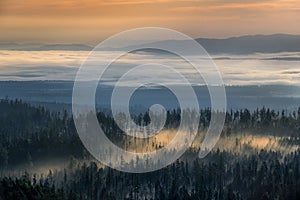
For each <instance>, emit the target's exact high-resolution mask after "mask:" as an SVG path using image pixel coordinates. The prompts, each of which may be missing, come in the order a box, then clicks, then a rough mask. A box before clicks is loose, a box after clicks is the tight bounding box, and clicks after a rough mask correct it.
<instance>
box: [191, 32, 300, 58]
mask: <svg viewBox="0 0 300 200" xmlns="http://www.w3.org/2000/svg"><path fill="white" fill-rule="evenodd" d="M196 41H197V42H199V43H200V44H201V45H202V46H203V47H204V48H205V49H206V50H207V51H208V52H209V53H215V54H220V53H232V54H249V53H279V52H300V35H288V34H274V35H248V36H240V37H231V38H227V39H207V38H199V39H196Z"/></svg>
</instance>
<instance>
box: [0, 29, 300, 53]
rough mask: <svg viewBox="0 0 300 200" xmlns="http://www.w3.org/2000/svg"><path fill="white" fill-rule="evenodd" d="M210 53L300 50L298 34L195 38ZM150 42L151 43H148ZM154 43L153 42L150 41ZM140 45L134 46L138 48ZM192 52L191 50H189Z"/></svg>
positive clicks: (77, 47)
mask: <svg viewBox="0 0 300 200" xmlns="http://www.w3.org/2000/svg"><path fill="white" fill-rule="evenodd" d="M196 41H197V42H198V43H199V44H201V45H202V46H203V47H204V48H205V49H206V51H207V52H208V53H210V54H252V53H279V52H300V35H289V34H273V35H246V36H240V37H230V38H225V39H210V38H197V39H196ZM184 42H185V41H179V40H164V41H159V42H156V43H155V44H158V46H164V45H169V46H172V47H175V48H176V47H177V48H178V47H179V46H180V47H182V45H184ZM149 44H151V43H149ZM152 44H154V43H152ZM141 46H142V45H137V46H134V47H135V48H139V47H141ZM92 49H93V47H92V46H89V45H85V44H17V43H0V50H24V51H48V50H70V51H90V50H92ZM120 49H122V48H110V47H107V50H120ZM190 53H192V52H190Z"/></svg>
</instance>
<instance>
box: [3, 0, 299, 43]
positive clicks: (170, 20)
mask: <svg viewBox="0 0 300 200" xmlns="http://www.w3.org/2000/svg"><path fill="white" fill-rule="evenodd" d="M0 25H1V29H0V42H47V43H89V44H94V43H96V42H100V41H101V40H103V39H105V38H106V37H108V36H110V35H112V34H114V33H117V32H119V31H122V30H126V29H130V28H136V27H144V26H160V27H167V28H173V29H176V30H179V31H182V32H184V33H186V34H188V35H190V36H192V37H228V36H235V35H244V34H272V33H291V34H300V1H299V0H128V1H126V0H51V1H46V0H0Z"/></svg>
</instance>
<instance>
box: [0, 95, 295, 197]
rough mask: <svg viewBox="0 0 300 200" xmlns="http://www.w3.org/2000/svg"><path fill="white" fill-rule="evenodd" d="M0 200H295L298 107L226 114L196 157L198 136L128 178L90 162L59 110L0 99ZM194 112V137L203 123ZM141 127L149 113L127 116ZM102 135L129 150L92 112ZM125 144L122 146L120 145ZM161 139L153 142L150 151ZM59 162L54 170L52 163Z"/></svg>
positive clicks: (173, 119)
mask: <svg viewBox="0 0 300 200" xmlns="http://www.w3.org/2000/svg"><path fill="white" fill-rule="evenodd" d="M0 110H1V113H0V138H1V140H0V175H1V180H0V199H91V200H94V199H155V200H162V199H191V200H194V199H224V200H225V199H226V200H227V199H232V200H235V199H253V200H254V199H299V198H300V193H299V190H298V188H299V187H300V166H299V164H300V163H299V162H300V151H299V148H298V147H299V145H300V137H299V133H300V108H299V109H298V110H295V111H294V112H287V111H284V110H283V111H275V110H270V109H268V108H265V107H263V108H258V109H257V110H255V111H253V112H250V111H249V110H247V109H244V110H239V111H236V110H231V111H228V112H227V113H226V122H225V127H224V130H223V133H222V136H221V139H220V141H219V143H218V144H217V145H216V147H215V148H214V149H213V151H212V152H211V153H210V154H209V155H208V156H207V157H206V158H205V159H198V158H197V153H198V151H199V148H200V144H199V143H201V137H200V136H199V137H198V138H196V140H195V142H194V143H193V145H192V147H191V148H190V149H189V150H188V151H187V152H186V153H185V154H184V155H183V156H182V157H181V158H180V159H179V160H177V161H176V162H175V163H174V164H172V165H170V166H168V167H166V168H164V169H161V170H159V171H156V172H151V173H145V174H130V173H124V172H119V171H116V170H112V169H110V168H108V167H105V166H103V165H102V164H101V163H99V162H97V161H96V160H94V159H93V157H92V156H91V155H90V154H89V153H88V152H87V151H86V150H85V148H84V146H83V145H82V143H81V141H80V140H79V137H78V135H77V133H76V129H75V127H74V123H73V119H72V117H71V116H70V115H69V114H68V113H67V112H66V111H61V112H50V111H48V110H47V109H45V108H43V107H32V106H30V105H29V104H26V103H23V102H22V101H21V100H8V99H4V100H1V101H0ZM210 114H211V111H210V109H203V110H201V113H200V116H201V117H200V124H199V134H200V135H201V133H202V132H205V130H206V129H207V127H208V125H209V121H210ZM180 116H181V113H180V110H171V111H168V112H167V122H166V125H165V128H164V130H163V131H165V133H164V134H168V133H170V134H171V133H172V130H176V128H177V127H178V124H179V121H180ZM132 117H133V119H134V121H135V122H136V123H137V124H140V125H146V124H148V123H149V120H150V118H149V114H148V113H147V112H146V113H142V114H140V115H135V116H132ZM98 119H99V122H100V124H101V126H102V128H103V130H105V133H106V134H107V136H108V137H109V138H110V139H111V140H112V141H114V142H115V143H117V144H118V145H120V146H122V147H124V148H125V147H126V148H127V149H130V145H129V144H132V143H133V141H136V140H134V139H132V138H130V137H129V136H126V135H125V134H124V133H123V132H122V131H121V130H120V129H119V128H118V126H117V125H116V123H115V122H114V120H113V118H112V117H111V115H110V114H109V113H102V112H101V113H98ZM124 141H125V142H124ZM166 142H168V140H166V139H165V137H159V136H157V137H155V138H153V140H151V143H150V144H151V146H152V148H153V149H158V148H161V147H163V146H164V145H165V143H166ZM57 160H58V161H59V163H61V165H56V166H54V165H51V164H49V163H55V161H57Z"/></svg>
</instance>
